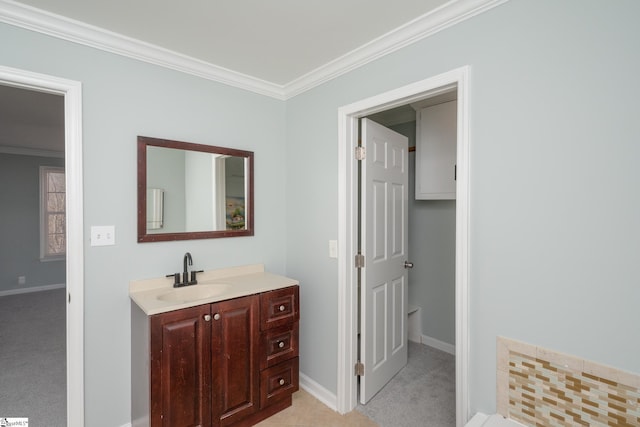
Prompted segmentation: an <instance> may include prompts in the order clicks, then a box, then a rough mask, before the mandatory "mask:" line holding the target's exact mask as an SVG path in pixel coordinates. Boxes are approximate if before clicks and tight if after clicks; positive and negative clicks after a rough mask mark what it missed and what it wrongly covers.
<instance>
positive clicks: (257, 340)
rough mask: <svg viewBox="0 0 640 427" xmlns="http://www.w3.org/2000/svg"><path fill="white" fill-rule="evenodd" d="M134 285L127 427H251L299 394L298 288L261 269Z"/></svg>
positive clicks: (290, 281)
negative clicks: (189, 281) (187, 282)
mask: <svg viewBox="0 0 640 427" xmlns="http://www.w3.org/2000/svg"><path fill="white" fill-rule="evenodd" d="M172 283H173V281H172V280H171V279H166V278H160V279H151V280H139V281H134V282H131V283H130V297H131V300H132V303H131V328H132V330H131V347H132V354H131V398H132V405H131V415H132V417H131V418H132V426H133V427H138V426H151V427H156V426H171V427H182V426H220V427H223V426H224V427H226V426H250V425H253V424H256V423H257V422H259V421H261V420H263V419H265V418H267V417H269V416H271V415H273V414H275V413H276V412H279V411H281V410H282V409H284V408H286V407H288V406H290V405H291V395H292V394H293V392H295V391H296V390H298V330H299V329H298V321H299V318H300V305H299V286H298V282H297V281H295V280H293V279H289V278H287V277H283V276H278V275H275V274H271V273H267V272H265V271H264V267H263V266H262V265H252V266H245V267H235V268H229V269H223V270H215V271H208V272H207V271H205V272H203V273H201V274H200V275H199V276H198V284H197V285H192V286H187V287H183V288H174V287H173V286H172Z"/></svg>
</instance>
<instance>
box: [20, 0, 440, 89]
mask: <svg viewBox="0 0 640 427" xmlns="http://www.w3.org/2000/svg"><path fill="white" fill-rule="evenodd" d="M447 1H448V0H393V1H389V0H322V1H320V0H269V1H265V0H234V1H231V0H226V1H223V0H188V1H175V0H134V1H131V0H109V1H105V0H56V1H51V0H20V1H19V2H17V3H22V4H26V5H29V6H33V7H35V8H38V9H41V10H45V11H48V12H52V13H54V14H57V15H62V16H64V17H67V18H71V19H73V20H77V21H81V22H84V23H87V24H90V25H92V26H96V27H99V28H102V29H106V30H109V31H112V32H115V33H118V34H121V35H125V36H128V37H131V38H134V39H137V40H140V41H144V42H147V43H150V44H153V45H156V46H159V47H163V48H166V49H169V50H171V51H174V52H178V53H181V54H184V55H187V56H189V57H192V58H195V59H199V60H202V61H204V62H206V63H209V64H215V65H217V66H219V67H223V68H226V69H229V70H231V71H235V72H238V73H242V74H245V75H248V76H251V77H254V78H258V79H261V80H265V81H267V82H271V83H275V84H278V85H284V84H286V83H289V82H291V81H293V80H295V79H297V78H299V77H301V76H303V75H305V74H307V73H309V72H312V71H313V70H315V69H317V68H318V67H320V66H322V65H324V64H326V63H328V62H330V61H332V60H335V59H336V58H339V57H341V56H343V55H345V54H347V53H348V52H351V51H352V50H354V49H356V48H358V47H361V46H363V45H365V44H366V43H368V42H370V41H372V40H374V39H376V38H378V37H380V36H382V35H384V34H386V33H388V32H390V31H392V30H394V29H396V28H398V27H400V26H402V25H404V24H406V23H408V22H409V21H412V20H413V19H415V18H417V17H419V16H421V15H424V14H426V13H428V12H430V11H432V10H434V9H436V8H438V7H439V6H441V5H443V4H444V3H447Z"/></svg>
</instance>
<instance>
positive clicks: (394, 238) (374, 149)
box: [360, 119, 409, 404]
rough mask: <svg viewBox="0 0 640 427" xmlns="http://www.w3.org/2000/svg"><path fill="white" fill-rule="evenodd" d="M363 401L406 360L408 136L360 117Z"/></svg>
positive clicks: (405, 362) (370, 396)
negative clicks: (363, 155)
mask: <svg viewBox="0 0 640 427" xmlns="http://www.w3.org/2000/svg"><path fill="white" fill-rule="evenodd" d="M361 130H362V145H363V146H364V147H365V160H364V161H363V162H362V176H361V188H362V190H361V191H362V216H361V218H362V225H361V229H362V250H363V255H364V259H365V261H364V268H363V269H362V275H361V294H360V295H361V296H360V298H361V304H360V307H361V314H360V315H361V330H360V332H361V335H360V337H361V354H360V356H361V359H360V360H361V362H362V363H363V364H364V375H363V376H362V377H361V378H360V402H361V403H363V404H364V403H367V401H369V400H370V399H371V398H372V397H373V396H374V395H375V394H376V393H377V392H378V391H380V389H382V387H383V386H384V385H385V384H386V383H387V382H388V381H389V380H390V379H391V378H392V377H393V376H394V375H395V374H396V373H398V371H400V369H402V368H403V367H404V366H405V365H406V364H407V277H408V274H407V270H406V269H405V266H404V263H405V261H407V251H408V243H407V224H408V212H407V209H408V173H409V171H408V164H407V163H408V159H409V156H408V145H409V143H408V139H407V137H405V136H403V135H400V134H399V133H396V132H394V131H392V130H390V129H387V128H385V127H384V126H381V125H379V124H377V123H375V122H372V121H370V120H368V119H363V120H362V127H361Z"/></svg>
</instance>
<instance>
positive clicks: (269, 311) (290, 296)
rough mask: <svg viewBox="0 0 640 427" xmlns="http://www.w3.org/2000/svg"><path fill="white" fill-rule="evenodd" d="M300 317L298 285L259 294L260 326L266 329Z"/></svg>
mask: <svg viewBox="0 0 640 427" xmlns="http://www.w3.org/2000/svg"><path fill="white" fill-rule="evenodd" d="M299 318H300V302H299V290H298V286H291V287H289V288H284V289H278V290H275V291H271V292H265V293H263V294H262V295H260V319H261V322H260V327H261V329H262V330H263V331H264V330H267V329H271V328H278V327H281V326H285V325H287V324H289V323H292V322H295V321H297V320H298V319H299Z"/></svg>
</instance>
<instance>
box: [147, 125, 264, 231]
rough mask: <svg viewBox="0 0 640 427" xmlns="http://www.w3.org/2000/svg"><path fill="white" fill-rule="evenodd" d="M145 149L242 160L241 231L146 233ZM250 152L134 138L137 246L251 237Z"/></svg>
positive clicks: (252, 210)
mask: <svg viewBox="0 0 640 427" xmlns="http://www.w3.org/2000/svg"><path fill="white" fill-rule="evenodd" d="M148 147H161V148H172V149H176V150H183V151H196V152H204V153H211V154H217V155H221V156H232V157H242V158H244V159H245V162H244V166H245V167H244V179H245V181H244V186H245V192H244V196H245V199H244V213H245V214H244V224H245V226H244V228H242V229H236V230H229V229H224V230H213V229H212V230H203V231H178V232H165V233H163V232H151V233H150V232H149V231H148V230H147V166H148V165H147V161H148V158H147V153H148V151H147V149H148ZM253 234H254V206H253V152H252V151H244V150H237V149H233V148H226V147H216V146H212V145H202V144H194V143H190V142H181V141H172V140H167V139H158V138H151V137H146V136H138V242H139V243H143V242H162V241H172V240H195V239H214V238H221V237H239V236H253Z"/></svg>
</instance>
